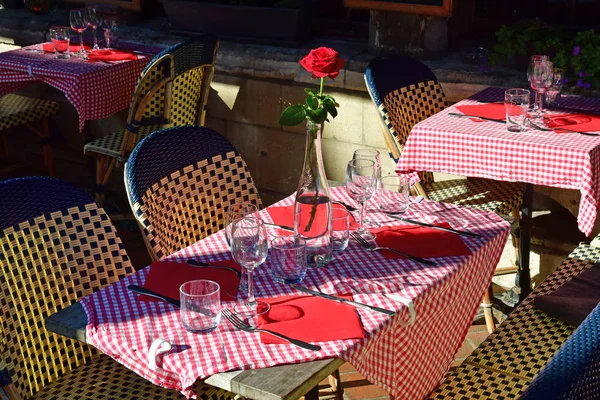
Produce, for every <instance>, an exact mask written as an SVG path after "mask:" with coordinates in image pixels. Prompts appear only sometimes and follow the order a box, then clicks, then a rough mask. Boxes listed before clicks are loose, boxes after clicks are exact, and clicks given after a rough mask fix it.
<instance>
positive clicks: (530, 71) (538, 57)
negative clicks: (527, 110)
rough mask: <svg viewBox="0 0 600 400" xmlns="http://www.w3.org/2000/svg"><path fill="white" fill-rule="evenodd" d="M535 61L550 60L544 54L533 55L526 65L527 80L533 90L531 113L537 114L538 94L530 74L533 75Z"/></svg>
mask: <svg viewBox="0 0 600 400" xmlns="http://www.w3.org/2000/svg"><path fill="white" fill-rule="evenodd" d="M536 61H550V57H549V56H546V55H534V56H531V57H530V58H529V65H528V66H527V81H529V83H530V84H531V88H532V89H533V90H534V95H535V99H534V101H533V113H534V115H537V113H538V109H537V107H538V102H539V94H538V92H537V90H535V87H533V84H532V83H531V76H532V75H533V65H534V63H535V62H536Z"/></svg>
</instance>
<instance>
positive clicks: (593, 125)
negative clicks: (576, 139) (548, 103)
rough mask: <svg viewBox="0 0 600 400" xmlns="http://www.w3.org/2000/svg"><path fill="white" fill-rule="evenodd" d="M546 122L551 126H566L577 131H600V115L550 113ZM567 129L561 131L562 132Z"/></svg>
mask: <svg viewBox="0 0 600 400" xmlns="http://www.w3.org/2000/svg"><path fill="white" fill-rule="evenodd" d="M544 122H546V125H548V127H549V128H560V127H562V128H566V129H569V130H572V131H577V132H593V131H600V115H588V114H561V115H548V116H547V117H545V118H544ZM562 132H565V131H559V133H562Z"/></svg>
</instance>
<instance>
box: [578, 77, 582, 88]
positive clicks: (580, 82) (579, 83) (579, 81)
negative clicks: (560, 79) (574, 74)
mask: <svg viewBox="0 0 600 400" xmlns="http://www.w3.org/2000/svg"><path fill="white" fill-rule="evenodd" d="M577 86H579V87H580V88H582V87H583V81H582V80H581V79H579V80H578V81H577Z"/></svg>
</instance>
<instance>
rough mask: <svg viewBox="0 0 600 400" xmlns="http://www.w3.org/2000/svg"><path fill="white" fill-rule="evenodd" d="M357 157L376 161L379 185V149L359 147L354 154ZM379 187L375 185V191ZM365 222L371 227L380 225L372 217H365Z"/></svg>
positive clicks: (378, 182)
mask: <svg viewBox="0 0 600 400" xmlns="http://www.w3.org/2000/svg"><path fill="white" fill-rule="evenodd" d="M357 158H365V159H367V160H372V161H374V162H375V169H376V171H375V174H376V179H377V187H379V184H380V182H381V157H380V154H379V151H377V150H375V149H358V150H356V151H355V152H354V155H353V156H352V159H353V160H355V159H357ZM377 187H375V193H377ZM363 223H364V224H365V226H368V227H370V228H378V227H379V223H378V222H377V221H375V220H372V219H370V218H369V217H365V220H364V221H363Z"/></svg>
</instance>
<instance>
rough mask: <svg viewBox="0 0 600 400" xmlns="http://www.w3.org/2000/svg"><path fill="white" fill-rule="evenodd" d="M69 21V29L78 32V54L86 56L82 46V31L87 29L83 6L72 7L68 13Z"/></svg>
mask: <svg viewBox="0 0 600 400" xmlns="http://www.w3.org/2000/svg"><path fill="white" fill-rule="evenodd" d="M69 19H70V22H71V29H73V30H74V31H75V32H77V33H78V34H79V46H80V48H79V54H80V55H81V56H83V57H84V58H85V57H87V54H86V52H85V48H84V47H83V35H82V34H83V31H85V30H86V29H87V22H86V21H85V10H84V9H83V8H74V9H72V10H71V12H70V14H69Z"/></svg>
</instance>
